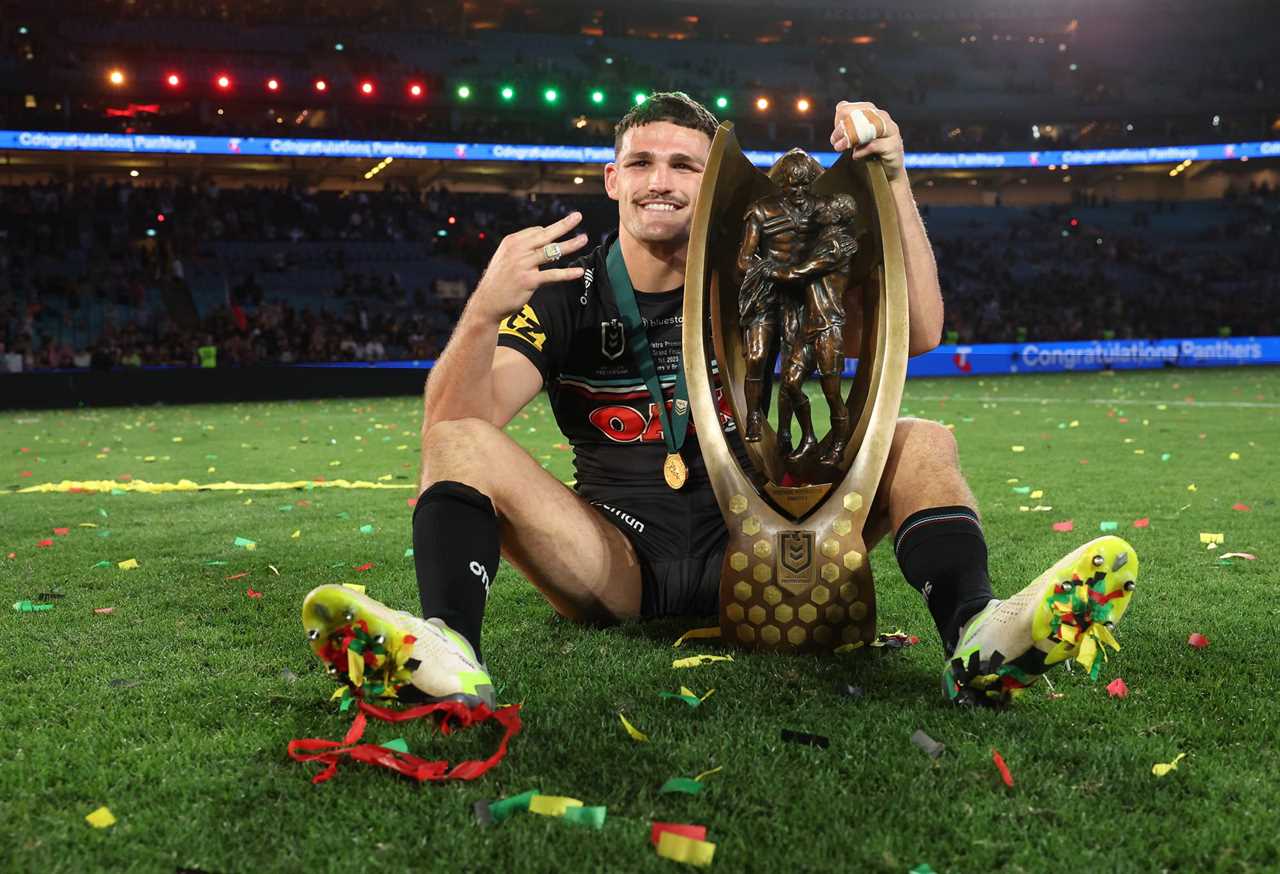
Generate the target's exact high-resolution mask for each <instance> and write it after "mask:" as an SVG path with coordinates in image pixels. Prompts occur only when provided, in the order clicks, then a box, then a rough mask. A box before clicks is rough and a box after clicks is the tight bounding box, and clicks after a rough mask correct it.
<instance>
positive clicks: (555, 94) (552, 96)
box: [542, 88, 560, 103]
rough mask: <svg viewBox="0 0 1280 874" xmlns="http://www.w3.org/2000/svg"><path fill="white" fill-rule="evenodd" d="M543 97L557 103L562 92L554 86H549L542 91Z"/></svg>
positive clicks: (549, 101)
mask: <svg viewBox="0 0 1280 874" xmlns="http://www.w3.org/2000/svg"><path fill="white" fill-rule="evenodd" d="M542 99H543V100H545V101H547V102H548V103H555V102H556V101H557V100H559V99H560V92H559V91H557V90H556V89H554V88H548V89H547V90H546V91H543V92H542Z"/></svg>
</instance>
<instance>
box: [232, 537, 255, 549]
mask: <svg viewBox="0 0 1280 874" xmlns="http://www.w3.org/2000/svg"><path fill="white" fill-rule="evenodd" d="M235 545H236V546H238V547H240V548H241V549H248V548H249V547H251V546H257V545H258V544H256V543H254V542H253V541H252V540H250V539H249V538H248V537H237V538H236V541H235Z"/></svg>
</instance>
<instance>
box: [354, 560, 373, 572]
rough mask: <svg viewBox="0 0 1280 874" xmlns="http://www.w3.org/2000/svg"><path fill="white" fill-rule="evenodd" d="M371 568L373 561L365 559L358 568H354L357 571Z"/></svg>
mask: <svg viewBox="0 0 1280 874" xmlns="http://www.w3.org/2000/svg"><path fill="white" fill-rule="evenodd" d="M372 568H373V562H371V561H366V562H365V563H364V564H362V565H360V566H359V567H358V568H356V570H357V571H367V570H372Z"/></svg>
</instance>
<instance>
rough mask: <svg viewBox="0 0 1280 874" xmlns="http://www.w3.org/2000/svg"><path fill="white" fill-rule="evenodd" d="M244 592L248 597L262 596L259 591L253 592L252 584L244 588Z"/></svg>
mask: <svg viewBox="0 0 1280 874" xmlns="http://www.w3.org/2000/svg"><path fill="white" fill-rule="evenodd" d="M244 593H245V594H246V595H248V596H249V597H250V598H261V597H262V593H261V592H255V591H254V590H253V586H250V587H249V588H247V589H245V590H244Z"/></svg>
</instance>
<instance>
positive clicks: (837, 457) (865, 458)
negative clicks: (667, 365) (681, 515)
mask: <svg viewBox="0 0 1280 874" xmlns="http://www.w3.org/2000/svg"><path fill="white" fill-rule="evenodd" d="M851 308H852V309H851ZM907 317H908V312H907V286H906V271H905V267H904V262H903V254H902V243H901V239H900V237H899V233H898V221H897V214H896V211H895V206H894V202H893V196H892V192H891V191H890V189H889V183H888V180H887V178H886V176H885V173H884V169H883V168H882V167H881V166H880V165H879V164H878V163H876V162H875V161H874V160H864V161H853V160H851V159H850V158H849V156H848V154H847V153H846V154H844V155H842V156H841V157H840V158H839V159H838V160H837V161H836V162H835V163H834V164H833V165H832V166H831V167H830V168H829V169H827V170H825V171H824V170H823V169H822V167H821V165H820V164H819V163H818V162H817V161H816V160H814V159H813V158H812V157H810V156H809V155H808V154H806V153H805V152H803V151H801V150H799V149H793V150H791V151H790V152H787V153H786V154H784V155H782V156H781V157H780V158H778V159H777V161H776V162H775V163H774V164H773V166H772V167H771V168H770V170H769V172H768V173H765V172H762V171H760V170H758V169H756V168H755V167H754V166H752V164H751V162H750V161H748V159H747V157H746V155H744V154H743V151H742V149H741V147H740V146H739V144H738V141H737V138H736V137H735V135H734V133H733V126H732V125H731V124H729V123H725V124H722V125H721V126H720V129H719V130H718V131H717V132H716V136H715V138H714V140H713V142H712V145H711V154H710V157H709V159H708V162H707V166H706V170H705V171H704V174H703V179H702V187H701V189H700V191H699V194H698V201H697V206H696V209H695V211H694V216H693V226H692V229H691V233H690V239H689V259H688V264H687V267H686V271H685V297H684V334H683V349H684V361H685V369H686V372H687V379H688V384H689V403H690V406H691V408H692V414H693V421H694V425H695V427H696V428H697V433H698V439H699V443H700V446H701V450H702V455H703V458H704V459H705V461H706V466H707V471H708V473H709V475H710V478H711V483H712V487H713V488H714V490H715V494H716V499H717V502H718V503H719V506H720V510H721V512H722V513H723V514H724V518H725V523H726V525H727V526H728V529H729V544H728V548H727V550H726V552H725V560H724V565H723V567H722V569H721V578H720V630H721V639H722V640H724V641H726V642H733V643H736V644H738V645H740V646H744V647H747V648H752V649H765V650H790V651H822V650H831V649H834V648H836V647H839V646H841V645H844V644H855V645H856V644H858V643H859V642H862V643H870V642H871V641H872V640H874V638H875V592H874V589H873V586H872V579H871V570H870V567H869V565H868V563H867V560H866V551H867V550H866V545H865V543H864V541H863V527H864V525H865V524H866V521H867V515H868V513H869V512H870V510H871V503H872V499H873V498H874V497H875V494H876V488H877V486H878V485H879V482H880V477H881V474H882V473H883V472H884V466H885V461H886V459H887V458H888V454H889V446H890V445H891V443H892V440H893V433H894V428H895V426H896V423H897V418H898V408H899V404H900V401H901V398H902V385H903V380H904V379H905V377H906V365H907V349H908V321H907ZM849 326H853V327H852V328H850V327H849ZM846 333H848V334H849V336H848V337H846ZM855 336H856V337H860V344H859V347H858V348H857V350H856V353H855V354H856V357H857V358H858V362H859V363H858V368H857V372H856V374H855V377H854V379H853V380H852V383H851V385H850V387H849V389H848V391H847V393H846V392H843V391H842V383H841V378H840V377H841V373H842V371H843V366H844V363H845V351H846V349H845V346H846V343H847V342H849V341H852V340H853V338H854V337H855ZM851 351H853V350H851ZM712 361H715V362H717V363H718V369H719V379H720V383H721V387H722V390H723V392H724V395H725V397H726V398H727V399H728V401H729V406H730V407H731V409H732V411H733V415H734V419H735V422H736V424H737V429H738V433H739V434H740V436H741V437H742V438H743V440H744V443H745V446H746V449H747V455H748V456H749V459H750V464H749V466H748V467H746V468H744V466H743V465H741V464H740V463H739V461H738V458H737V456H735V454H734V452H733V451H732V450H731V448H730V446H729V444H728V439H727V438H726V436H725V434H724V432H723V431H722V430H721V428H720V427H719V412H718V409H717V406H716V403H715V398H714V395H713V391H714V385H713V379H714V375H713V372H712V367H711V363H712ZM775 374H776V379H777V381H778V394H777V397H778V401H777V404H778V409H777V422H778V425H777V429H776V430H775V428H774V427H773V426H772V425H771V424H770V422H769V416H768V413H769V406H770V403H771V399H772V396H773V384H774V380H775ZM810 377H816V379H817V381H818V384H819V385H820V386H821V400H818V401H817V402H816V404H815V403H813V402H811V401H810V400H809V398H808V396H807V393H806V392H805V383H806V382H807V381H808V380H809V379H810ZM817 404H825V406H826V408H827V410H828V411H829V413H830V417H829V418H830V423H831V425H830V428H829V429H828V430H827V432H826V433H825V434H819V433H818V432H817V430H816V429H815V426H814V423H813V418H814V416H813V410H812V409H811V407H812V406H816V405H817ZM793 422H794V423H795V426H796V428H797V429H798V431H799V437H798V439H793V438H792V427H793V425H792V423H793Z"/></svg>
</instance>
